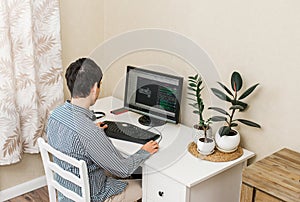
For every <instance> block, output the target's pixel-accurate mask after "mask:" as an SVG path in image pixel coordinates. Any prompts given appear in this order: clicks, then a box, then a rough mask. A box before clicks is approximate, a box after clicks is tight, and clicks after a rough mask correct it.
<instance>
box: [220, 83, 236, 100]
mask: <svg viewBox="0 0 300 202" xmlns="http://www.w3.org/2000/svg"><path fill="white" fill-rule="evenodd" d="M218 84H219V85H220V86H221V87H222V88H223V89H224V90H226V92H227V93H228V94H229V95H231V96H232V97H233V94H232V92H231V91H230V90H229V89H228V88H227V87H226V86H225V85H223V84H222V83H221V82H218Z"/></svg>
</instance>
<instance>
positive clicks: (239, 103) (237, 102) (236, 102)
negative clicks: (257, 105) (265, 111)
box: [231, 100, 248, 112]
mask: <svg viewBox="0 0 300 202" xmlns="http://www.w3.org/2000/svg"><path fill="white" fill-rule="evenodd" d="M231 104H232V105H240V106H242V107H243V108H244V109H243V110H241V109H240V111H241V112H242V111H245V110H246V109H247V107H248V104H247V103H244V102H241V101H238V100H232V102H231Z"/></svg>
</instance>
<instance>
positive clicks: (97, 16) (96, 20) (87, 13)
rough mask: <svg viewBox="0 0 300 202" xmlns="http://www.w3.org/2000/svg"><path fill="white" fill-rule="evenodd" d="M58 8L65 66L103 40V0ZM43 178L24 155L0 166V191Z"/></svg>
mask: <svg viewBox="0 0 300 202" xmlns="http://www.w3.org/2000/svg"><path fill="white" fill-rule="evenodd" d="M60 8H61V38H62V61H63V66H64V67H66V66H67V65H68V64H69V63H70V62H71V61H73V60H75V59H77V58H78V57H83V56H88V55H89V54H90V52H91V51H92V50H93V49H94V48H96V46H97V45H98V44H99V43H100V42H101V41H102V40H103V28H104V27H103V19H104V17H103V1H100V0H88V1H86V0H76V1H74V0H61V1H60ZM65 92H66V97H69V94H68V92H67V90H65ZM43 175H44V169H43V165H42V161H41V158H40V155H39V154H35V155H30V154H26V155H24V157H23V159H22V161H21V162H19V163H17V164H14V165H10V166H0V191H1V190H4V189H7V188H10V187H13V186H16V185H18V184H21V183H24V182H27V181H29V180H32V179H35V178H38V177H40V176H43Z"/></svg>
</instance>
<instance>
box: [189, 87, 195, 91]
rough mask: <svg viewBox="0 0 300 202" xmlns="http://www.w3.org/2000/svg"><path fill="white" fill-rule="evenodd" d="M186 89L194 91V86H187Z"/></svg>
mask: <svg viewBox="0 0 300 202" xmlns="http://www.w3.org/2000/svg"><path fill="white" fill-rule="evenodd" d="M188 90H191V91H196V89H194V88H192V87H188Z"/></svg>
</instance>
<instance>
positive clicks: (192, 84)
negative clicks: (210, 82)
mask: <svg viewBox="0 0 300 202" xmlns="http://www.w3.org/2000/svg"><path fill="white" fill-rule="evenodd" d="M189 86H191V87H197V85H196V84H195V83H189Z"/></svg>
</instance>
